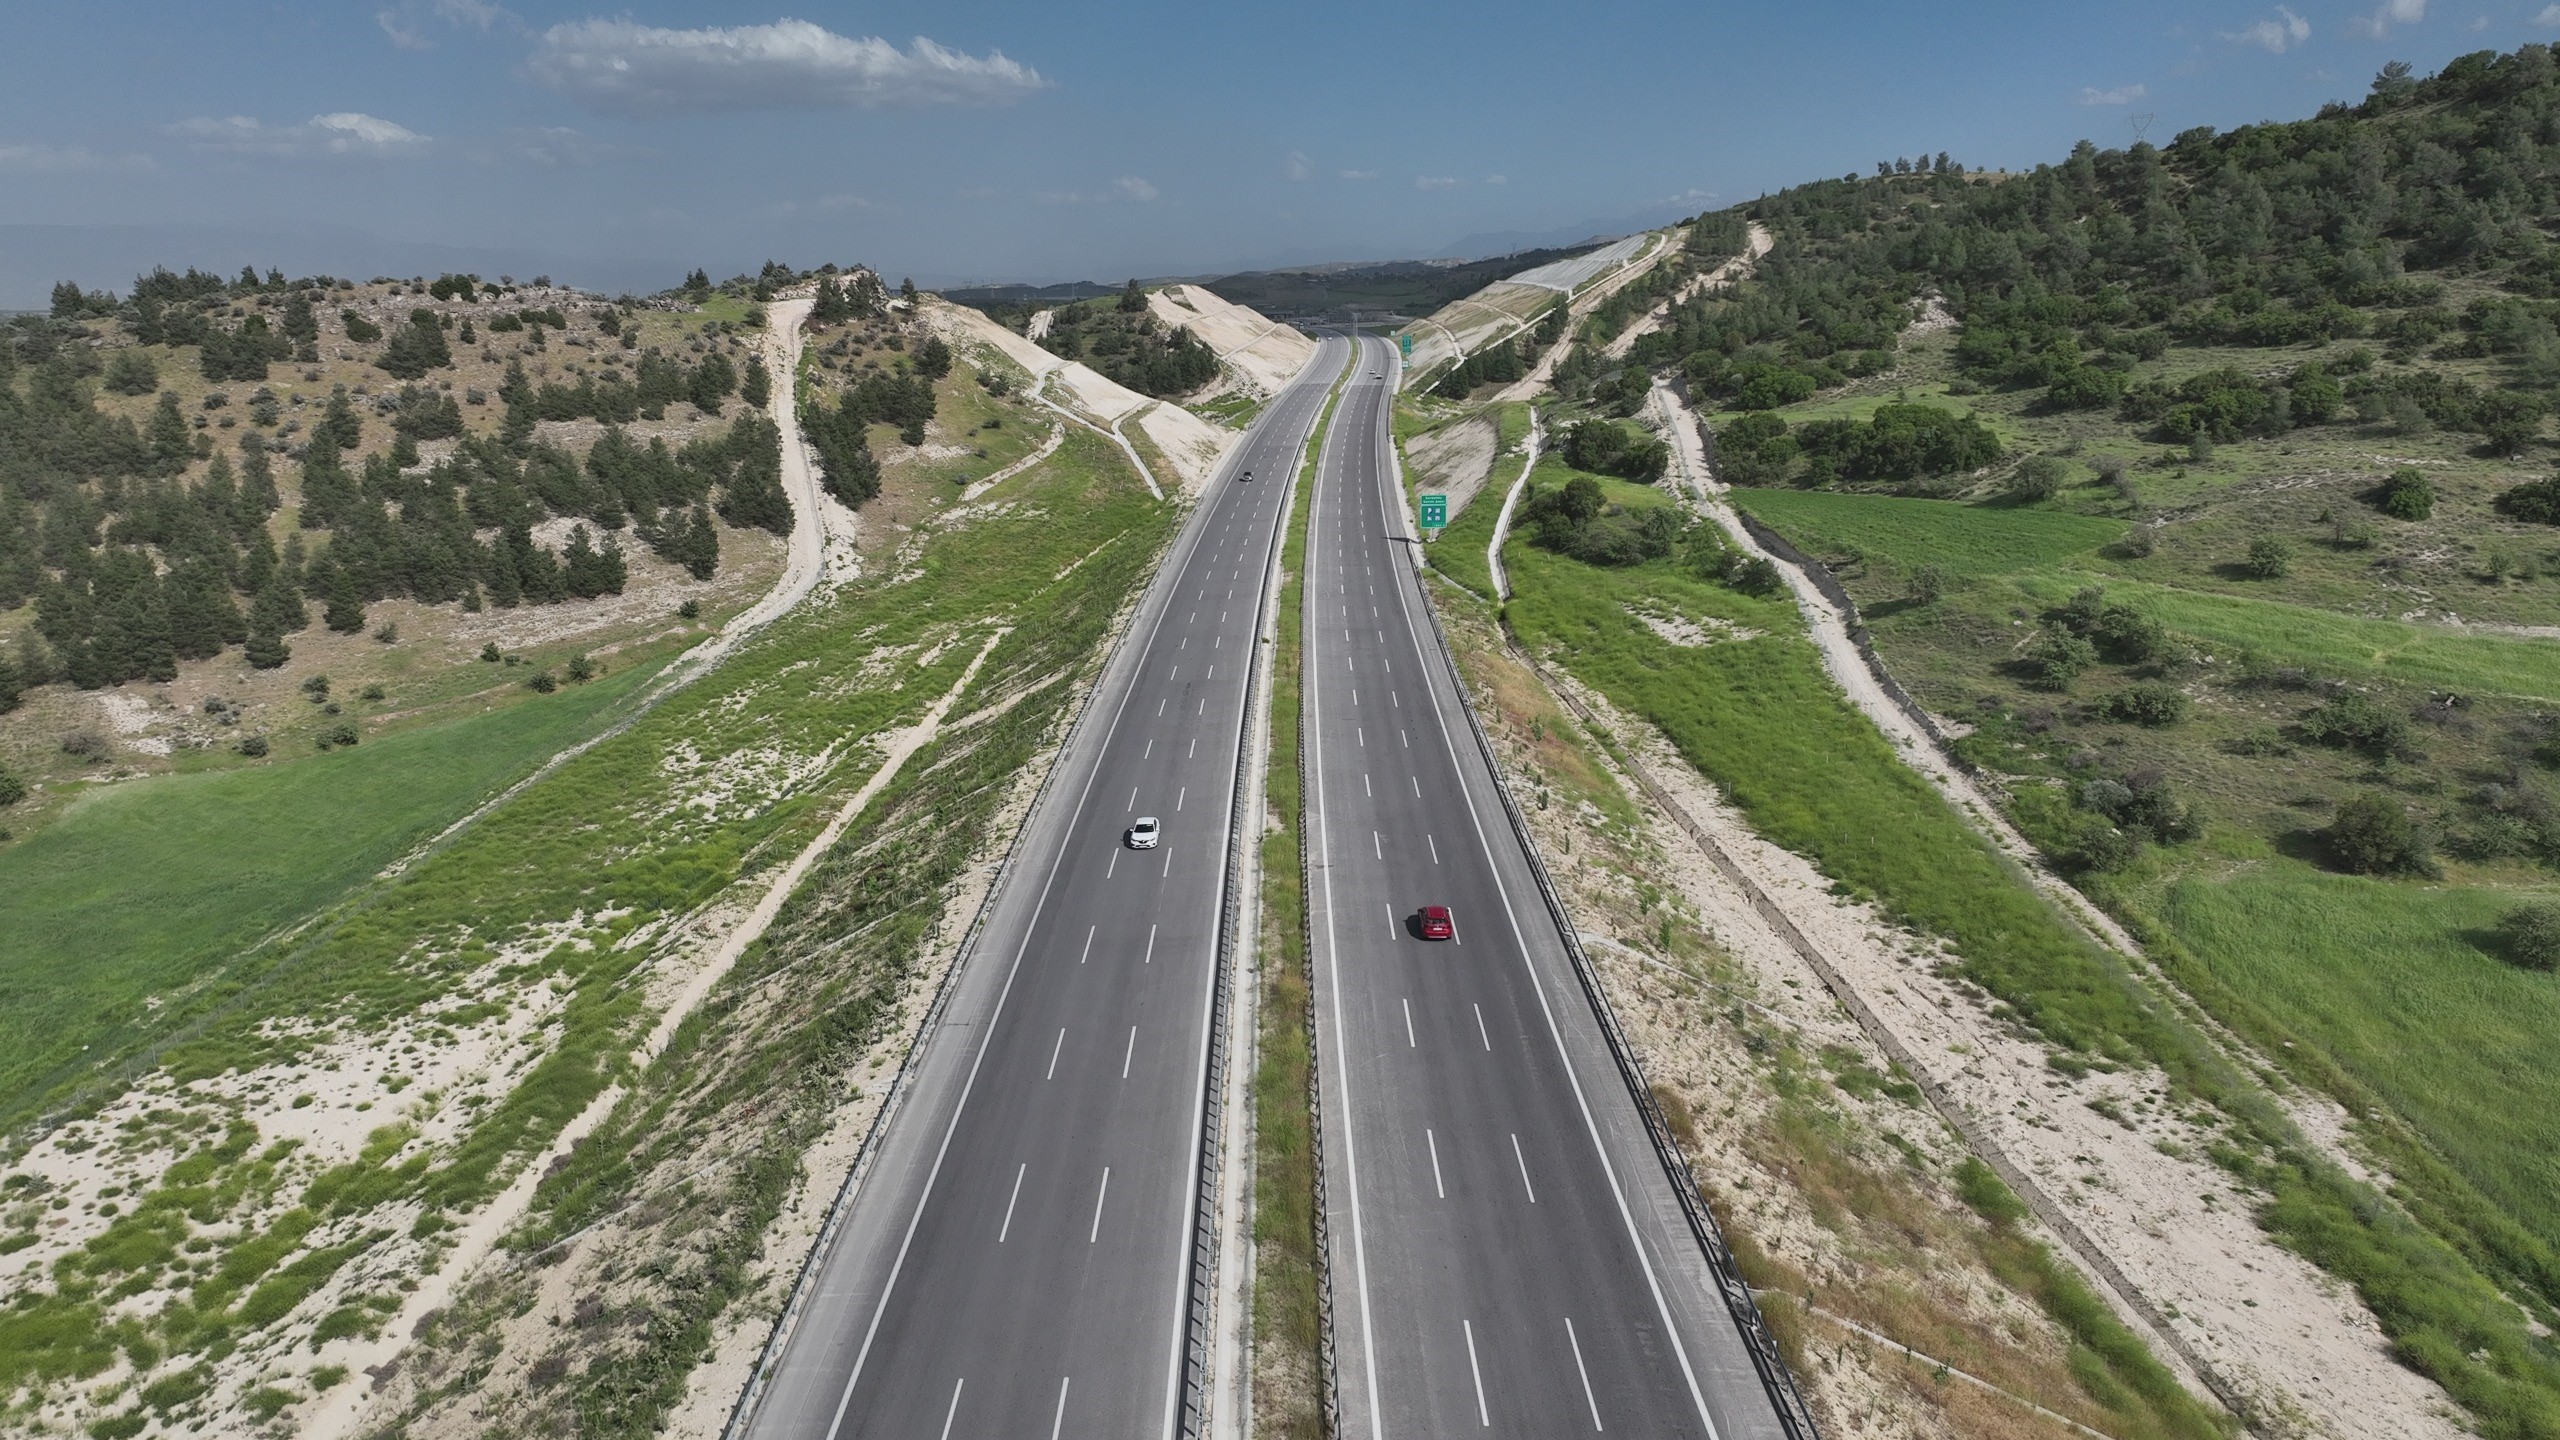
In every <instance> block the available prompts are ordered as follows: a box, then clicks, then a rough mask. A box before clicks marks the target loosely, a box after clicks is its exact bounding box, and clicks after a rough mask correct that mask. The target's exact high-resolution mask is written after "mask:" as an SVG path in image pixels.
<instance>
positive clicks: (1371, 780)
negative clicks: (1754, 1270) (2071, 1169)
mask: <svg viewBox="0 0 2560 1440" xmlns="http://www.w3.org/2000/svg"><path fill="white" fill-rule="evenodd" d="M1359 346H1360V349H1359V357H1358V363H1357V365H1356V366H1355V367H1354V370H1353V377H1354V378H1353V380H1352V383H1351V385H1350V387H1349V388H1348V389H1347V390H1346V392H1345V394H1344V398H1343V400H1342V402H1341V404H1340V406H1339V407H1338V408H1337V410H1336V414H1335V419H1334V422H1333V425H1332V427H1331V429H1330V431H1329V432H1328V434H1327V436H1326V438H1325V442H1324V446H1323V450H1322V459H1321V462H1320V465H1319V471H1318V480H1317V488H1316V493H1315V497H1314V502H1313V508H1312V512H1311V516H1310V529H1309V539H1308V545H1309V549H1308V555H1307V561H1306V565H1307V569H1306V577H1307V579H1306V587H1305V607H1306V608H1305V621H1306V625H1305V637H1306V654H1305V661H1304V664H1305V671H1304V676H1305V704H1306V715H1307V721H1308V725H1307V731H1306V744H1307V746H1308V787H1307V794H1306V804H1307V807H1308V813H1307V824H1308V840H1309V849H1308V861H1309V867H1310V874H1309V876H1308V898H1309V906H1310V911H1309V915H1310V929H1311V932H1312V936H1313V942H1314V948H1313V952H1312V956H1311V960H1312V967H1313V980H1314V987H1315V998H1316V1007H1317V1008H1316V1040H1317V1049H1318V1064H1319V1067H1320V1069H1319V1078H1320V1087H1321V1091H1322V1102H1323V1114H1322V1117H1321V1122H1322V1131H1323V1143H1324V1146H1325V1149H1324V1163H1325V1171H1326V1174H1325V1190H1326V1193H1325V1196H1324V1204H1325V1213H1326V1218H1327V1225H1328V1234H1329V1262H1330V1269H1331V1276H1330V1278H1331V1283H1332V1295H1333V1310H1332V1313H1333V1336H1332V1338H1333V1350H1334V1364H1335V1376H1336V1387H1335V1388H1336V1390H1337V1392H1338V1395H1339V1399H1340V1403H1341V1432H1340V1433H1341V1435H1342V1436H1343V1437H1344V1440H1379V1437H1397V1440H1403V1437H1424V1436H1434V1437H1436V1436H1455V1435H1473V1434H1479V1433H1484V1434H1506V1435H1526V1436H1537V1437H1555V1436H1563V1435H1573V1434H1591V1433H1599V1432H1605V1433H1612V1434H1620V1435H1641V1436H1647V1437H1661V1436H1704V1437H1710V1440H1778V1437H1780V1436H1781V1435H1782V1431H1781V1429H1780V1426H1779V1422H1778V1418H1777V1412H1776V1410H1775V1408H1774V1406H1773V1405H1772V1404H1771V1402H1770V1401H1769V1399H1768V1398H1767V1395H1766V1392H1765V1391H1764V1390H1763V1388H1762V1384H1761V1380H1760V1377H1759V1375H1758V1372H1757V1371H1756V1370H1755V1369H1754V1367H1753V1364H1752V1360H1751V1355H1750V1352H1749V1350H1748V1349H1747V1348H1746V1346H1745V1344H1744V1342H1743V1340H1742V1337H1741V1334H1740V1332H1739V1331H1738V1329H1737V1328H1736V1326H1735V1324H1734V1322H1733V1320H1732V1319H1731V1318H1730V1316H1729V1313H1728V1312H1727V1310H1726V1308H1725V1305H1724V1301H1723V1299H1722V1298H1721V1294H1720V1292H1719V1290H1718V1288H1717V1286H1716V1282H1715V1278H1714V1275H1713V1272H1712V1270H1711V1268H1710V1266H1709V1264H1708V1262H1707V1259H1706V1256H1705V1254H1704V1252H1703V1251H1702V1250H1701V1248H1700V1246H1699V1245H1698V1243H1697V1241H1696V1239H1695V1238H1694V1236H1693V1234H1692V1232H1691V1231H1690V1229H1689V1228H1688V1224H1687V1221H1686V1218H1685V1215H1684V1213H1683V1212H1682V1210H1681V1209H1680V1206H1679V1202H1678V1200H1677V1198H1676V1196H1675V1192H1674V1191H1673V1189H1672V1183H1671V1180H1670V1178H1669V1177H1668V1175H1667V1174H1666V1173H1665V1171H1664V1169H1663V1166H1662V1164H1661V1163H1660V1161H1659V1160H1658V1159H1657V1157H1656V1155H1655V1152H1654V1151H1653V1149H1652V1147H1651V1144H1650V1142H1649V1139H1648V1136H1647V1133H1646V1131H1645V1129H1644V1127H1643V1122H1642V1118H1641V1115H1640V1113H1639V1112H1638V1110H1637V1108H1636V1105H1635V1102H1634V1100H1633V1098H1632V1097H1631V1096H1630V1094H1629V1093H1628V1090H1627V1087H1626V1085H1625V1083H1624V1081H1623V1080H1622V1079H1621V1078H1620V1072H1619V1071H1618V1069H1617V1068H1616V1065H1615V1063H1614V1061H1613V1059H1612V1057H1611V1054H1610V1051H1609V1050H1608V1048H1607V1042H1606V1040H1605V1037H1604V1034H1603V1032H1602V1030H1601V1027H1600V1024H1599V1021H1598V1018H1597V1017H1596V1016H1595V1014H1594V1013H1593V1010H1592V1007H1591V1004H1590V1001H1589V1000H1588V999H1587V998H1586V996H1585V994H1584V992H1583V990H1582V987H1581V985H1580V983H1579V981H1578V980H1577V978H1576V976H1575V973H1574V970H1573V966H1572V960H1571V957H1570V955H1569V954H1568V953H1567V951H1566V949H1565V947H1564V942H1563V940H1562V938H1561V936H1560V934H1559V933H1558V931H1557V928H1556V926H1555V923H1554V921H1553V920H1552V918H1551V917H1550V914H1549V912H1548V910H1547V909H1546V907H1545V905H1544V903H1543V901H1542V899H1541V896H1540V892H1539V890H1538V889H1537V884H1536V880H1535V877H1534V875H1533V874H1532V872H1531V870H1530V868H1529V862H1528V859H1527V857H1526V855H1525V854H1524V853H1523V851H1522V849H1521V847H1520V845H1519V842H1518V840H1517V838H1516V837H1515V836H1514V834H1513V833H1512V831H1511V829H1510V828H1509V825H1508V823H1507V821H1506V819H1505V817H1504V812H1503V808H1502V801H1501V799H1500V797H1499V794H1498V792H1497V791H1496V789H1495V785H1494V780H1493V776H1492V772H1491V770H1490V768H1489V767H1488V765H1487V763H1486V761H1485V758H1484V755H1483V753H1482V751H1481V749H1480V748H1479V747H1478V745H1477V743H1476V741H1475V739H1474V737H1473V735H1472V734H1471V733H1470V731H1469V729H1468V726H1467V721H1466V717H1465V714H1464V712H1463V710H1462V709H1461V708H1460V706H1461V704H1462V702H1461V700H1460V698H1459V696H1458V695H1457V694H1456V692H1455V691H1454V689H1453V688H1452V685H1453V681H1452V678H1451V675H1450V672H1449V670H1448V668H1447V662H1446V660H1445V658H1444V656H1443V655H1442V653H1441V652H1440V650H1439V647H1438V642H1437V640H1436V638H1435V632H1434V631H1433V630H1432V628H1431V626H1430V622H1429V620H1428V618H1427V616H1426V615H1425V614H1424V612H1423V609H1422V607H1423V605H1424V603H1425V602H1424V600H1423V598H1422V596H1421V593H1420V591H1419V589H1418V583H1419V582H1418V578H1417V576H1416V573H1415V570H1414V561H1415V549H1414V547H1413V546H1412V545H1411V544H1410V543H1409V541H1408V540H1407V538H1406V537H1407V534H1408V532H1407V529H1406V525H1405V521H1404V517H1403V510H1402V506H1401V503H1400V501H1399V500H1398V499H1397V497H1396V496H1395V494H1394V485H1395V480H1394V478H1393V473H1392V471H1391V470H1390V469H1389V463H1390V456H1391V448H1390V442H1389V437H1388V428H1387V427H1388V413H1389V409H1390V407H1391V404H1392V395H1393V387H1394V384H1395V377H1396V368H1395V367H1396V363H1397V362H1396V360H1395V357H1394V351H1393V350H1392V348H1391V347H1389V346H1388V345H1387V344H1385V343H1384V342H1381V341H1376V340H1362V341H1360V342H1359ZM1426 904H1440V905H1447V906H1449V907H1450V908H1451V910H1452V911H1453V912H1454V917H1455V920H1456V930H1457V935H1456V938H1455V940H1454V941H1440V942H1430V941H1424V940H1422V939H1420V938H1419V930H1418V926H1417V922H1416V912H1417V911H1418V910H1419V909H1420V907H1422V906H1424V905H1426ZM921 1433H926V1434H930V1433H931V1432H930V1431H925V1432H921ZM1128 1433H1135V1432H1128Z"/></svg>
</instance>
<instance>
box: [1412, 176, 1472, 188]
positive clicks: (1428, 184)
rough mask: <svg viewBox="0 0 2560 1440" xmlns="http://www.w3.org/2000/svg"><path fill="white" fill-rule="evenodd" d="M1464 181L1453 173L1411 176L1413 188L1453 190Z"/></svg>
mask: <svg viewBox="0 0 2560 1440" xmlns="http://www.w3.org/2000/svg"><path fill="white" fill-rule="evenodd" d="M1465 183H1466V182H1465V181H1463V180H1460V179H1459V178H1458V177H1457V176H1455V175H1416V176H1414V177H1413V188H1414V189H1416V190H1454V189H1456V188H1457V187H1459V186H1460V185H1463V184H1465Z"/></svg>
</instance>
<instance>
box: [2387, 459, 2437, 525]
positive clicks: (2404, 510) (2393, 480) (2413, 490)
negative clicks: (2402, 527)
mask: <svg viewBox="0 0 2560 1440" xmlns="http://www.w3.org/2000/svg"><path fill="white" fill-rule="evenodd" d="M2373 507H2374V508H2375V509H2377V510H2379V511H2381V512H2382V513H2383V514H2385V515H2388V516H2390V517H2391V518H2392V519H2394V520H2424V519H2426V518H2427V517H2428V516H2430V515H2432V514H2434V513H2435V510H2436V487H2435V482H2434V481H2432V480H2429V479H2428V478H2427V477H2426V476H2425V475H2423V474H2421V473H2419V472H2418V471H2416V470H2411V469H2400V470H2394V471H2392V472H2391V475H2390V478H2388V479H2386V480H2384V481H2383V482H2382V486H2381V488H2380V489H2378V490H2376V491H2375V492H2374V497H2373Z"/></svg>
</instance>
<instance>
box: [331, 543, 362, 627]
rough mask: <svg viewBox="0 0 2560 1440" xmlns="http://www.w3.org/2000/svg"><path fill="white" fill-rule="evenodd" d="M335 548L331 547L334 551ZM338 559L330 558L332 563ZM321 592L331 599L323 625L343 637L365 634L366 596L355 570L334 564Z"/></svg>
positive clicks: (332, 556)
mask: <svg viewBox="0 0 2560 1440" xmlns="http://www.w3.org/2000/svg"><path fill="white" fill-rule="evenodd" d="M335 548H336V547H334V546H332V547H331V549H332V550H333V551H334V549H335ZM336 558H337V557H336V556H335V555H334V554H332V555H331V557H330V559H331V560H332V562H334V561H335V560H336ZM321 590H322V593H323V594H325V595H327V596H328V597H329V608H328V611H327V613H326V614H324V615H323V616H322V617H321V619H322V621H323V623H325V624H327V625H328V627H329V628H330V629H332V630H335V631H337V632H338V633H339V634H341V635H361V634H363V633H364V594H363V591H362V590H361V589H360V588H359V587H358V585H357V582H356V573H355V570H354V569H353V568H352V567H350V566H346V565H339V564H335V563H332V564H331V565H330V566H329V575H328V578H327V579H326V580H325V581H323V582H322V586H321Z"/></svg>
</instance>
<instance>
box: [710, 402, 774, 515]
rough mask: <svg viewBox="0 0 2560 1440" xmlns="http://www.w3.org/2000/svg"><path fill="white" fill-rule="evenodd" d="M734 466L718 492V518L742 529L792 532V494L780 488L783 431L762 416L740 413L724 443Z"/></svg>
mask: <svg viewBox="0 0 2560 1440" xmlns="http://www.w3.org/2000/svg"><path fill="white" fill-rule="evenodd" d="M723 443H724V445H725V446H726V447H727V449H728V451H729V454H730V457H731V459H732V461H733V462H734V463H735V465H736V467H737V468H736V469H734V470H732V471H730V472H729V481H728V483H727V484H726V485H724V486H722V487H721V491H720V517H721V518H722V519H724V520H726V521H728V522H729V523H730V524H732V525H736V526H739V527H741V528H755V529H761V530H769V531H771V532H773V533H774V534H776V535H788V534H790V533H791V497H790V496H789V495H787V494H785V493H783V489H782V431H781V429H780V428H779V427H778V426H776V425H775V424H774V423H773V422H772V421H770V420H767V419H766V418H764V416H762V415H760V414H758V415H744V416H740V417H739V419H738V423H737V424H735V425H732V426H730V427H729V435H728V438H727V440H726V441H724V442H723Z"/></svg>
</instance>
